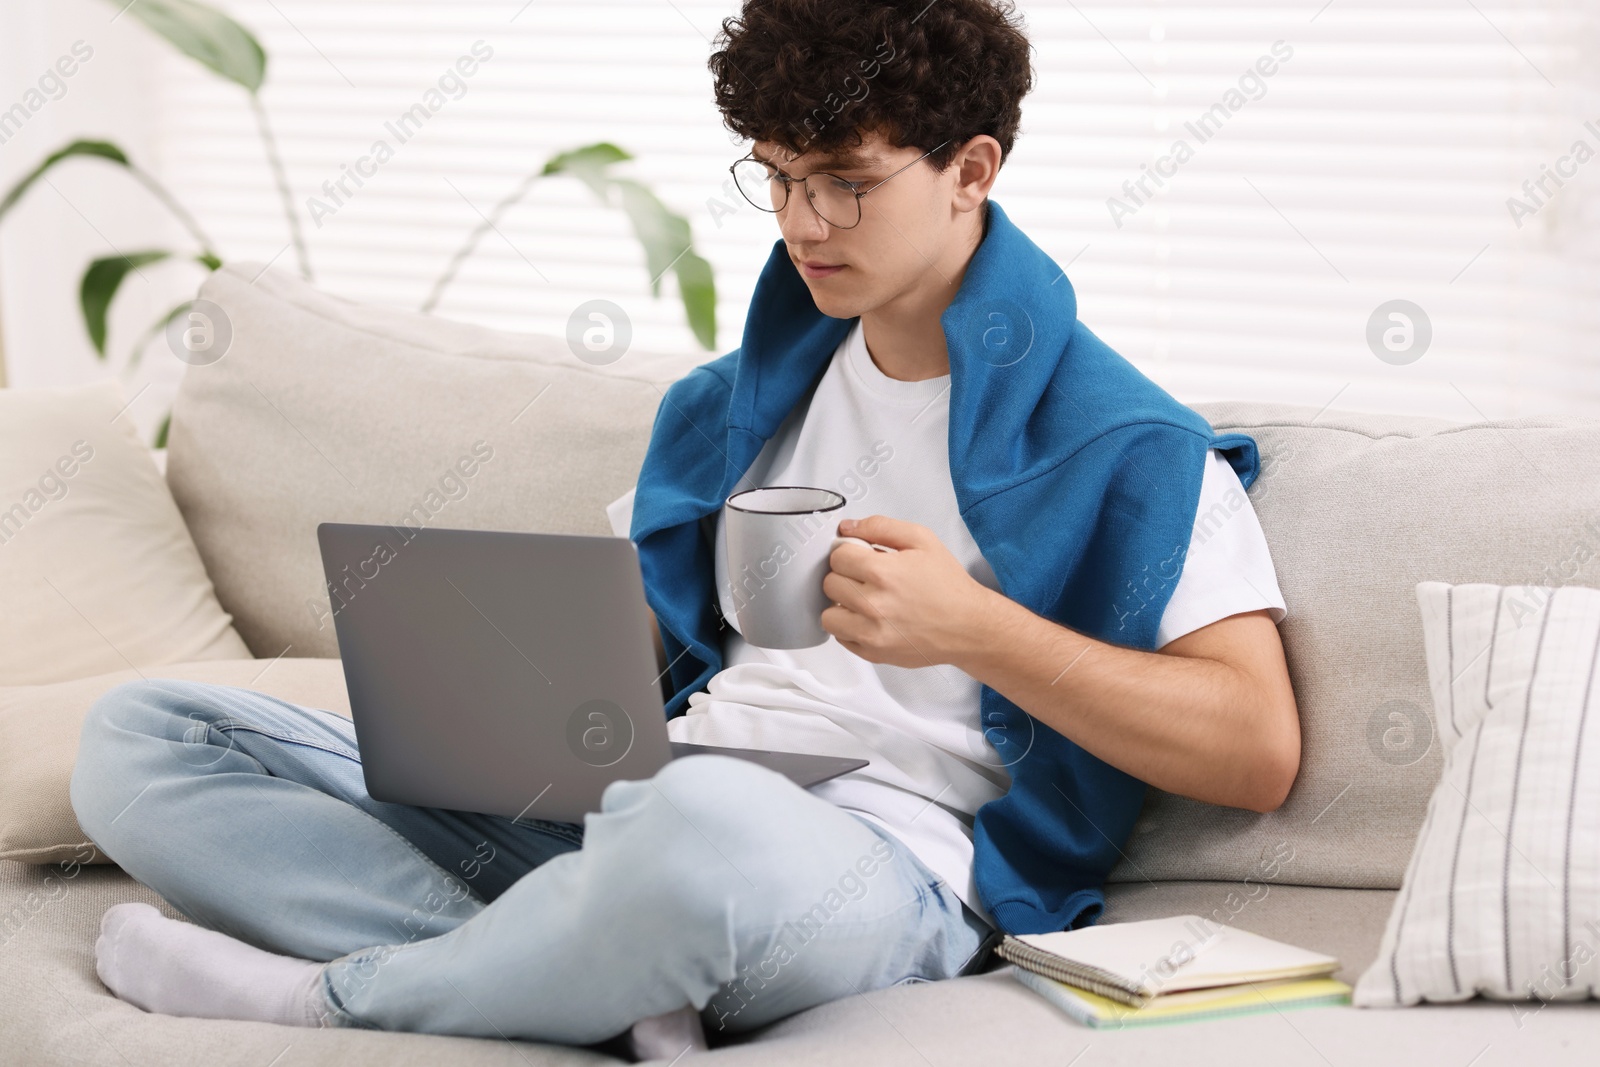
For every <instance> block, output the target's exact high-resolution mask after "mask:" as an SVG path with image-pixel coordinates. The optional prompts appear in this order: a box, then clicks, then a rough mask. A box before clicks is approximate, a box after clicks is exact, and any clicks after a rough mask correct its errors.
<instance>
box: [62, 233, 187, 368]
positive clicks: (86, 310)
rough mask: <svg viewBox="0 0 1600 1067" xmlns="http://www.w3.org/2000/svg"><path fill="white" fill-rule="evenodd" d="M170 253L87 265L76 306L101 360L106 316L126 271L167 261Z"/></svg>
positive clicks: (109, 258)
mask: <svg viewBox="0 0 1600 1067" xmlns="http://www.w3.org/2000/svg"><path fill="white" fill-rule="evenodd" d="M171 255H172V253H171V252H167V251H162V250H156V251H150V252H134V253H133V254H132V255H127V256H107V257H105V258H104V259H97V260H95V261H94V262H93V263H90V264H89V269H88V270H86V271H84V272H83V282H82V284H80V285H79V287H78V302H79V303H80V304H81V305H82V306H83V324H84V326H86V327H88V330H89V340H90V341H93V342H94V350H95V352H96V353H98V354H99V356H100V358H101V359H104V358H105V357H106V313H107V312H108V311H110V310H111V299H112V297H114V296H116V295H117V289H118V288H119V287H120V286H121V285H122V280H123V279H124V278H126V277H127V276H128V272H129V271H134V270H138V269H139V268H140V267H143V266H148V265H149V264H151V263H159V262H161V261H162V260H163V259H168V258H170V257H171Z"/></svg>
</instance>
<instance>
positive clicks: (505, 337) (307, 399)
mask: <svg viewBox="0 0 1600 1067" xmlns="http://www.w3.org/2000/svg"><path fill="white" fill-rule="evenodd" d="M201 296H202V297H203V298H204V299H206V300H209V301H211V302H212V303H213V304H215V305H216V306H217V307H219V308H220V309H221V311H222V314H223V316H224V317H225V319H226V329H225V330H222V329H219V331H218V334H217V335H218V336H224V335H231V340H230V341H229V343H228V345H227V347H226V349H225V351H224V352H223V354H222V355H221V356H220V358H216V359H215V360H214V361H213V362H210V363H204V364H193V365H191V366H189V367H187V368H185V374H184V378H183V381H182V383H181V385H180V387H179V390H178V395H177V397H176V399H175V400H174V403H173V411H172V430H171V434H170V437H169V447H168V453H169V455H168V460H167V480H168V482H169V483H170V484H171V486H172V492H173V495H174V497H175V498H176V499H177V502H178V507H179V508H180V509H181V510H182V512H183V517H184V519H185V520H186V521H187V522H188V524H189V530H190V532H191V533H192V534H193V536H194V540H195V544H196V545H197V546H198V548H199V550H200V556H201V558H202V559H203V560H204V561H205V565H206V569H207V570H208V571H209V572H210V574H211V578H212V581H213V582H215V583H216V588H217V595H218V597H219V598H220V599H221V601H222V603H223V605H224V606H225V607H227V609H228V610H229V611H231V612H232V613H233V616H234V624H235V626H237V627H238V630H239V633H240V635H241V636H242V637H243V638H244V640H245V642H246V643H247V644H248V645H249V646H250V648H251V650H252V651H254V652H255V654H256V655H258V656H263V657H273V656H278V655H284V654H287V655H290V656H335V655H337V654H338V642H337V640H336V639H335V636H334V629H333V620H332V616H331V614H330V610H329V606H328V597H327V591H326V588H325V586H324V582H323V574H322V565H321V561H320V557H319V555H318V551H317V542H316V527H317V524H318V523H320V522H325V521H338V522H371V523H392V524H395V525H406V526H410V527H412V528H418V527H422V526H441V527H453V528H462V529H501V530H531V531H546V532H552V533H587V534H602V535H609V534H610V532H611V531H610V527H609V525H608V524H607V522H606V516H605V505H606V504H608V503H609V502H611V501H612V500H614V499H616V498H617V497H618V496H620V495H621V494H623V493H624V492H626V491H627V490H628V489H629V488H631V487H632V486H633V484H634V481H635V480H636V478H637V477H638V473H639V466H640V464H641V463H642V461H643V459H644V451H645V446H646V444H647V443H648V441H649V436H650V429H651V426H652V425H653V422H654V418H655V411H656V407H657V405H658V404H659V403H660V401H661V396H662V393H663V392H664V390H665V388H666V386H667V385H668V384H670V383H671V382H672V381H674V380H675V379H677V378H679V377H681V376H682V375H683V374H685V373H687V372H688V370H689V369H690V368H691V367H693V366H694V365H695V364H696V363H697V362H700V359H698V358H694V357H690V356H673V357H667V356H652V355H648V354H646V353H643V352H639V351H632V350H630V351H628V352H627V353H625V354H624V355H623V357H622V358H621V359H619V360H617V361H616V362H614V363H611V364H608V365H605V366H594V365H591V364H589V363H586V362H584V361H581V360H579V359H578V358H577V357H576V356H574V355H573V353H572V352H571V351H570V350H569V349H568V347H567V344H566V342H565V340H564V339H562V338H560V337H555V336H538V335H523V334H510V333H502V332H499V331H495V330H490V329H485V328H482V327H478V326H469V325H465V324H462V323H456V322H449V321H446V320H443V319H436V318H433V317H431V316H428V315H422V314H418V313H416V312H410V311H397V310H392V309H388V308H380V307H369V306H364V305H359V304H354V303H350V302H347V301H344V300H340V299H337V298H335V297H331V296H328V295H326V294H323V293H321V292H318V291H317V290H315V289H313V288H312V287H311V286H309V285H307V284H306V283H305V282H303V281H301V280H299V279H298V278H295V277H292V276H290V275H288V274H284V273H282V272H279V271H274V270H267V271H265V272H264V273H263V272H262V270H261V268H260V267H258V266H252V265H234V266H230V267H226V268H224V269H222V270H220V271H217V272H216V273H214V274H213V275H211V277H210V278H209V279H208V280H207V281H206V283H205V285H204V286H203V288H202V289H201ZM469 472H470V473H469Z"/></svg>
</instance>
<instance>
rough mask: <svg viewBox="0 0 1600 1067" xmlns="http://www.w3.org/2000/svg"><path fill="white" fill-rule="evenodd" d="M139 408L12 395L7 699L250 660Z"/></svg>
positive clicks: (0, 656) (3, 503)
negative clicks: (36, 688) (115, 674)
mask: <svg viewBox="0 0 1600 1067" xmlns="http://www.w3.org/2000/svg"><path fill="white" fill-rule="evenodd" d="M132 399H133V398H130V397H127V396H125V395H124V394H123V390H122V387H121V386H120V385H118V383H117V382H116V380H115V379H101V380H99V381H96V382H93V383H91V384H88V385H79V386H71V387H68V388H61V389H0V686H17V685H41V684H47V683H51V682H63V681H69V680H71V679H74V678H82V677H84V676H85V675H91V674H103V673H105V672H106V671H113V670H120V669H123V668H133V669H135V670H139V669H149V668H152V667H158V666H161V665H162V664H166V663H182V662H185V661H188V660H206V659H231V658H235V657H238V656H244V655H247V654H248V652H247V650H246V648H245V645H244V642H243V641H241V640H240V639H239V634H238V633H237V632H235V630H234V628H233V626H232V625H230V623H229V620H228V615H227V612H225V611H224V610H223V609H222V607H221V605H220V604H218V603H217V597H216V596H215V594H214V593H213V590H212V585H211V582H210V580H209V579H208V578H207V577H206V570H205V567H204V566H203V565H202V562H201V558H200V556H198V555H197V554H196V553H195V546H194V542H193V540H192V539H191V537H190V535H189V531H188V530H186V529H184V522H183V517H182V515H180V514H179V512H178V509H177V508H176V507H174V506H173V502H172V494H171V493H170V492H169V491H168V490H167V486H166V484H165V483H163V482H162V480H161V472H160V471H159V470H158V469H157V468H156V464H155V462H154V460H153V459H152V458H151V455H150V449H149V448H148V447H147V446H146V445H145V443H144V442H143V441H141V440H139V435H138V432H137V431H136V430H135V429H134V426H133V418H132V417H131V416H130V415H129V414H128V406H129V404H130V403H131V402H132Z"/></svg>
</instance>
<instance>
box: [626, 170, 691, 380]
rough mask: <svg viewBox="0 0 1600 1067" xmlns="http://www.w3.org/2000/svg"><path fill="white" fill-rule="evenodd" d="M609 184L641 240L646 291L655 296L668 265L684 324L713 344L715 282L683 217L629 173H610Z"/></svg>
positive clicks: (687, 222) (635, 234) (659, 290)
mask: <svg viewBox="0 0 1600 1067" xmlns="http://www.w3.org/2000/svg"><path fill="white" fill-rule="evenodd" d="M611 184H612V185H614V186H615V187H616V189H617V191H618V192H619V193H620V194H621V195H622V209H623V211H624V212H626V213H627V216H628V221H629V222H631V223H632V224H633V233H634V236H635V237H637V238H638V239H639V243H640V244H641V245H643V246H644V257H645V265H646V269H648V270H649V271H650V292H651V293H652V294H653V295H655V296H660V295H661V278H662V276H663V275H665V274H666V273H667V271H669V270H671V271H674V272H675V273H676V274H677V276H678V292H679V295H680V296H681V297H682V298H683V310H684V314H685V315H686V316H687V317H688V320H689V327H690V329H692V330H693V331H694V335H695V337H696V339H698V340H699V342H700V344H701V345H703V346H704V347H705V348H708V349H709V348H713V347H714V346H715V345H716V336H717V328H716V286H715V284H714V283H713V281H712V277H711V264H709V263H707V262H706V261H705V260H704V259H702V258H701V257H700V256H699V255H697V254H696V253H695V251H694V248H693V245H694V238H693V237H692V236H691V234H690V232H689V220H688V219H686V218H684V217H683V216H682V215H678V214H674V213H673V212H672V211H671V210H669V209H668V208H667V206H666V205H665V204H663V203H662V202H661V200H660V199H659V198H658V197H657V196H656V194H655V193H653V192H651V191H650V190H649V189H647V188H645V187H644V186H643V185H640V184H639V183H638V182H636V181H634V180H633V179H631V178H613V179H611Z"/></svg>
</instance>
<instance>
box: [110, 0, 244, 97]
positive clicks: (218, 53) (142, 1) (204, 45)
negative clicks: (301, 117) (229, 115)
mask: <svg viewBox="0 0 1600 1067" xmlns="http://www.w3.org/2000/svg"><path fill="white" fill-rule="evenodd" d="M111 2H112V3H114V4H116V5H117V6H118V7H120V8H122V9H123V10H125V11H127V13H128V14H130V15H132V16H133V17H134V18H136V19H138V20H139V21H140V22H142V23H144V24H145V25H146V26H148V27H150V29H152V30H154V31H155V32H156V33H158V34H160V35H161V36H163V37H165V38H166V39H167V40H168V41H170V42H172V45H173V47H175V48H177V49H178V51H180V52H182V53H183V54H184V55H186V56H190V57H191V58H193V59H197V60H199V61H200V62H201V63H203V64H205V65H206V66H208V67H210V68H211V69H212V70H214V71H216V72H217V73H218V74H220V75H222V76H223V77H224V78H227V79H228V80H229V81H232V82H237V83H238V84H239V85H242V86H244V87H245V88H246V89H248V90H249V91H250V92H252V93H254V92H256V91H257V90H259V89H260V88H261V83H262V82H263V81H264V80H266V77H267V53H266V52H265V51H263V50H262V48H261V45H260V43H259V42H258V41H257V40H256V39H255V37H254V36H253V35H252V34H251V33H250V31H249V30H247V29H245V28H244V27H243V26H241V25H239V24H238V23H237V22H235V21H233V19H231V18H229V17H228V16H227V15H224V14H223V13H222V12H220V11H218V10H217V9H216V8H213V7H209V6H207V5H206V4H201V3H196V2H195V0H137V2H136V3H134V4H132V5H131V6H129V5H127V4H126V2H125V0H111Z"/></svg>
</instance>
